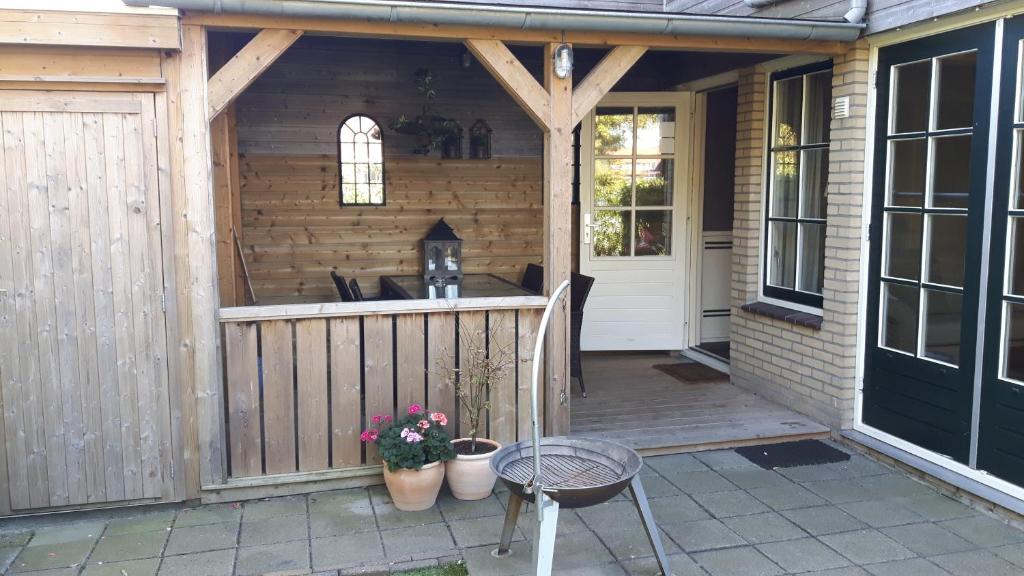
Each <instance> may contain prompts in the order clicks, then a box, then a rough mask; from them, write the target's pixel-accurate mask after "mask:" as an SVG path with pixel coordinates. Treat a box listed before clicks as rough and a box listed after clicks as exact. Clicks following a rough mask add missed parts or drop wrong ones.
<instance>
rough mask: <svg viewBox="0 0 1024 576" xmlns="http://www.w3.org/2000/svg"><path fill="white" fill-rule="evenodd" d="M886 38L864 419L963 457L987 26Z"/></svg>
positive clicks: (970, 388) (974, 310)
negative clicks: (903, 39)
mask: <svg viewBox="0 0 1024 576" xmlns="http://www.w3.org/2000/svg"><path fill="white" fill-rule="evenodd" d="M994 33H995V25H994V24H991V23H989V24H983V25H980V26H975V27H972V28H963V29H960V30H956V31H953V32H947V33H944V34H937V35H933V36H929V37H925V38H922V39H919V40H914V41H911V42H906V43H903V44H897V45H894V46H888V47H885V48H882V49H880V50H879V59H878V87H877V101H878V103H879V104H878V109H877V112H876V114H877V115H876V118H875V123H876V126H875V130H876V131H875V151H874V154H875V159H874V175H873V184H872V186H873V189H874V190H875V191H876V193H875V195H874V200H873V207H872V215H871V222H872V226H871V268H870V284H869V304H868V305H869V309H870V310H872V312H871V314H870V315H869V318H868V327H867V328H868V334H869V335H868V344H867V351H866V354H865V381H864V413H863V417H864V422H865V423H866V424H869V425H871V426H873V427H875V428H878V429H881V430H883V431H885V432H888V433H890V434H892V435H894V436H897V437H899V438H902V439H904V440H907V441H909V442H912V443H914V444H916V445H918V446H922V447H924V448H927V449H929V450H932V451H934V452H938V453H940V454H944V455H946V456H948V457H950V458H953V459H955V460H958V461H960V462H965V463H966V462H968V460H969V456H970V445H971V437H970V434H971V421H972V416H973V402H974V400H973V394H974V366H975V356H976V349H977V324H978V322H977V314H978V306H979V304H980V294H979V291H980V290H979V278H980V276H981V264H980V261H981V254H982V249H981V235H982V233H983V222H982V218H981V216H982V211H983V209H984V205H985V194H986V189H987V183H986V181H985V171H986V166H987V154H988V137H989V134H988V127H989V115H990V114H989V110H990V107H991V99H990V90H991V74H992V38H993V35H994Z"/></svg>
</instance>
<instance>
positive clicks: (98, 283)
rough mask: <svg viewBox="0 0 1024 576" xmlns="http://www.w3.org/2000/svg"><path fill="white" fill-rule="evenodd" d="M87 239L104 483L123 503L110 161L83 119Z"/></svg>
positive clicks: (93, 117) (97, 119)
mask: <svg viewBox="0 0 1024 576" xmlns="http://www.w3.org/2000/svg"><path fill="white" fill-rule="evenodd" d="M83 132H84V139H85V156H86V157H87V158H88V159H89V163H88V165H87V166H86V172H87V173H86V178H87V196H88V200H87V202H88V211H89V213H88V214H89V216H88V217H89V234H90V241H91V242H92V245H93V247H94V249H93V250H92V271H93V288H94V293H93V298H94V303H93V310H94V314H95V327H96V328H95V338H96V341H95V347H94V350H95V354H96V364H97V372H98V377H99V402H100V406H99V415H100V418H101V422H102V432H101V434H102V436H101V437H102V444H103V445H102V449H103V479H104V480H103V481H104V484H105V488H106V497H107V499H109V500H121V499H123V498H124V494H125V492H124V456H123V454H122V448H121V444H122V443H121V403H120V393H119V390H118V357H117V347H116V339H117V329H116V320H115V314H116V313H115V311H114V300H113V298H112V297H111V295H112V294H113V293H114V279H113V274H114V272H113V267H112V265H111V254H110V247H111V236H110V224H109V221H108V218H107V215H108V214H109V209H108V205H107V202H108V201H107V193H106V186H107V178H106V172H107V160H106V152H105V147H104V135H103V117H102V115H100V114H84V115H83Z"/></svg>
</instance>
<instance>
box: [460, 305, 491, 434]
mask: <svg viewBox="0 0 1024 576" xmlns="http://www.w3.org/2000/svg"><path fill="white" fill-rule="evenodd" d="M486 353H487V312H460V313H459V385H460V386H462V385H463V381H462V378H463V377H465V375H466V373H467V371H468V367H469V362H470V361H471V358H472V356H474V355H477V356H480V355H482V354H486ZM467 384H468V383H467ZM458 396H459V423H458V430H457V432H456V436H457V437H459V438H462V437H466V436H469V434H470V428H469V410H468V406H467V403H466V402H465V401H464V400H463V398H462V396H463V395H462V394H458ZM480 428H481V430H477V431H476V433H477V436H478V437H486V436H487V411H486V410H485V411H484V412H483V413H481V415H480Z"/></svg>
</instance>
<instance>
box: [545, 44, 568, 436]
mask: <svg viewBox="0 0 1024 576" xmlns="http://www.w3.org/2000/svg"><path fill="white" fill-rule="evenodd" d="M557 46H558V44H556V43H552V44H548V45H547V46H546V47H545V50H544V86H545V88H546V91H547V93H548V96H549V99H550V100H549V101H550V105H549V110H550V117H549V120H548V126H549V129H548V130H547V131H545V132H544V268H545V273H544V294H546V295H548V296H549V297H550V295H551V294H552V292H554V290H555V288H557V287H558V285H559V284H561V283H562V281H564V280H568V279H569V277H570V272H571V270H572V131H573V128H574V127H575V126H576V124H575V123H573V121H572V117H573V113H572V111H573V104H572V102H573V90H572V74H569V76H567V77H566V78H559V77H558V76H556V75H555V71H554V66H553V62H554V58H553V55H554V50H555V48H556V47H557ZM570 298H571V295H570V294H569V293H568V292H567V293H566V294H565V303H566V305H565V306H557V307H556V308H555V313H554V315H553V316H552V318H551V328H550V331H549V332H548V341H547V352H546V354H545V356H544V361H545V367H546V369H547V375H548V377H547V385H546V388H545V399H544V412H545V414H544V428H545V434H547V435H549V436H562V435H566V434H568V433H569V385H570V382H569V314H568V310H569V306H568V303H569V302H570V300H569V299H570Z"/></svg>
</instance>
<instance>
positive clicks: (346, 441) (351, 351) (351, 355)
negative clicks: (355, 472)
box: [330, 318, 362, 468]
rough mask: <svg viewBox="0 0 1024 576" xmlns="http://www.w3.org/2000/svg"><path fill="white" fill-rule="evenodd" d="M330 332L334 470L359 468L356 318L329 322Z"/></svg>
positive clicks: (358, 375)
mask: <svg viewBox="0 0 1024 576" xmlns="http://www.w3.org/2000/svg"><path fill="white" fill-rule="evenodd" d="M330 329H331V428H332V430H331V437H332V444H331V446H332V462H331V464H332V465H333V466H334V467H335V468H343V467H345V466H358V465H360V464H362V448H361V447H360V443H359V433H360V432H361V428H362V410H361V406H360V401H359V396H360V391H361V390H362V380H361V376H360V372H361V370H360V367H359V362H360V360H359V318H333V319H331V320H330Z"/></svg>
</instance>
